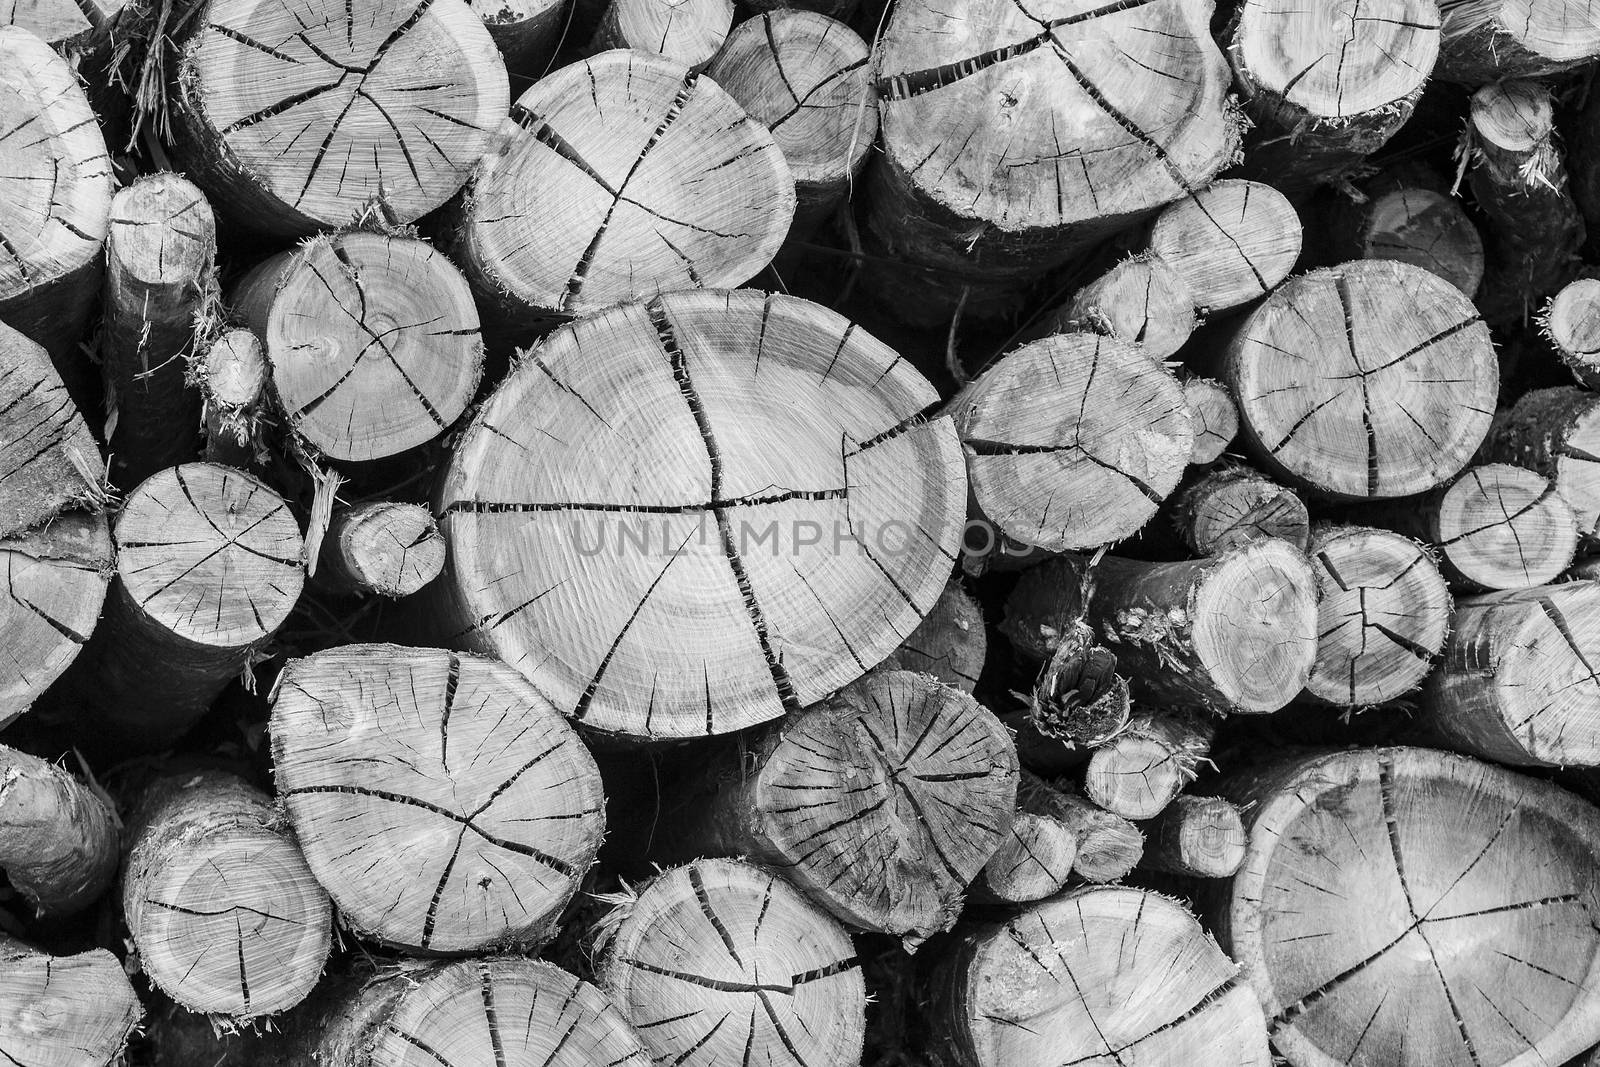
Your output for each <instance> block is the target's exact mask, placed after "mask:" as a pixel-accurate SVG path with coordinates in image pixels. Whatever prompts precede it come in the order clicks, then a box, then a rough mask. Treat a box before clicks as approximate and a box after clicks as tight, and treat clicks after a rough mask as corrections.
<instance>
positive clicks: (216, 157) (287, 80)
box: [172, 0, 510, 235]
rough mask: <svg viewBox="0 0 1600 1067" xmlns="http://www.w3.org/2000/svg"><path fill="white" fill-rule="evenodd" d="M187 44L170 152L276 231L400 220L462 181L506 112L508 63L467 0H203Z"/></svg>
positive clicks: (254, 222)
mask: <svg viewBox="0 0 1600 1067" xmlns="http://www.w3.org/2000/svg"><path fill="white" fill-rule="evenodd" d="M194 21H195V24H196V25H197V26H198V29H197V30H196V31H195V32H194V34H193V36H191V37H190V38H189V39H188V40H187V41H186V42H185V43H184V44H183V46H182V56H181V60H180V65H179V69H178V73H177V77H176V79H175V80H176V82H177V96H176V99H175V100H174V101H173V109H172V111H173V118H174V122H175V125H176V126H177V130H178V134H179V136H178V138H177V146H178V150H179V159H180V161H181V162H182V163H183V164H184V169H185V172H186V173H187V174H188V176H189V177H190V178H191V179H192V180H193V181H194V182H195V183H196V184H198V185H200V186H201V187H202V188H204V189H205V190H206V191H207V192H209V193H210V194H211V197H212V203H213V206H215V207H216V208H217V210H218V211H220V212H225V213H228V214H231V215H232V216H233V217H234V218H236V219H238V220H239V221H240V222H242V223H243V224H245V225H247V226H248V227H250V228H251V229H254V230H260V231H267V232H271V233H276V234H284V235H299V234H307V233H311V232H312V231H314V230H316V229H319V228H323V227H333V226H345V225H348V224H349V223H350V222H351V221H352V220H353V219H354V218H355V217H356V216H357V215H358V214H359V213H360V212H361V211H362V210H363V209H364V208H365V207H366V205H367V204H368V203H369V202H370V201H371V200H372V199H373V198H375V197H381V198H382V200H383V202H384V203H385V205H386V206H387V208H388V209H389V210H390V211H391V212H392V213H393V214H394V216H396V217H398V218H399V219H400V220H401V221H406V222H408V221H410V220H412V219H415V218H417V217H419V216H421V215H425V214H427V213H428V212H429V211H432V210H433V209H434V208H436V207H438V206H439V205H440V204H442V203H444V202H445V200H446V199H448V198H449V197H450V196H451V195H452V194H453V193H455V191H456V190H457V189H459V188H460V187H461V184H462V182H464V181H466V178H467V173H468V171H469V170H470V169H471V168H472V165H473V164H474V163H476V162H477V160H478V157H479V156H480V155H482V154H483V152H484V151H485V150H486V149H487V148H488V147H489V144H490V140H491V137H492V136H493V134H494V133H495V131H496V130H497V129H498V128H499V125H500V123H501V121H502V120H503V119H504V118H505V114H506V108H507V106H508V105H509V103H510V89H509V86H508V84H507V80H506V71H505V64H504V63H502V62H501V60H500V54H499V53H498V52H497V51H496V50H495V46H494V42H493V41H492V40H491V39H490V37H489V31H488V30H486V29H485V28H484V25H483V21H482V20H481V19H480V18H479V17H478V16H477V15H476V14H474V13H473V11H472V9H471V8H469V7H468V6H467V5H466V4H465V3H464V2H463V0H373V2H372V3H371V4H370V5H368V6H366V7H364V8H363V9H362V11H361V12H359V17H358V13H357V12H356V11H355V9H354V8H352V7H350V6H349V5H346V4H342V3H339V2H338V0H310V2H308V3H290V2H289V0H210V2H209V3H207V4H205V5H204V6H203V7H202V8H201V9H199V14H198V16H197V17H196V18H195V20H194Z"/></svg>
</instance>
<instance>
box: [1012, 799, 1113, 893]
mask: <svg viewBox="0 0 1600 1067" xmlns="http://www.w3.org/2000/svg"><path fill="white" fill-rule="evenodd" d="M1017 809H1018V811H1022V812H1027V813H1029V814H1032V815H1037V816H1040V817H1042V818H1046V819H1051V820H1053V821H1055V822H1057V823H1059V824H1060V825H1062V826H1064V827H1066V829H1067V831H1068V833H1070V834H1071V835H1072V836H1073V838H1074V839H1076V841H1077V843H1078V847H1077V853H1076V855H1074V857H1073V860H1072V873H1073V874H1076V875H1077V876H1078V877H1079V878H1082V879H1084V880H1085V881H1089V882H1115V881H1117V880H1119V879H1121V878H1123V877H1125V876H1126V875H1127V874H1128V872H1130V871H1132V870H1133V868H1134V867H1135V866H1136V865H1137V864H1138V862H1139V857H1140V856H1142V855H1143V854H1144V834H1142V833H1140V832H1139V828H1138V827H1137V826H1135V825H1133V823H1132V822H1130V821H1129V820H1127V819H1125V818H1123V817H1122V816H1121V815H1116V814H1114V813H1112V812H1109V811H1107V810H1105V809H1104V808H1102V807H1101V806H1100V805H1098V804H1096V803H1094V802H1093V801H1091V800H1088V799H1086V798H1085V797H1083V796H1081V795H1079V794H1078V793H1075V792H1073V791H1071V790H1069V789H1063V788H1058V787H1057V786H1056V785H1052V784H1050V783H1049V782H1046V781H1044V780H1043V779H1042V778H1038V777H1035V776H1034V775H1032V774H1026V773H1024V774H1023V775H1022V779H1021V782H1020V783H1019V785H1018V787H1017Z"/></svg>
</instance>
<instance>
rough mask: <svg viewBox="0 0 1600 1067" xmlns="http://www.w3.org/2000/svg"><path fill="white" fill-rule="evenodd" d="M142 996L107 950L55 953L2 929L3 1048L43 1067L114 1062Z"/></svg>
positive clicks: (98, 1066)
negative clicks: (137, 992)
mask: <svg viewBox="0 0 1600 1067" xmlns="http://www.w3.org/2000/svg"><path fill="white" fill-rule="evenodd" d="M139 1015H140V1007H139V998H138V996H137V995H136V994H135V993H134V991H133V986H131V985H129V984H128V976H127V975H125V974H123V973H122V964H121V963H119V962H118V961H117V958H116V957H115V956H113V955H112V954H111V953H109V952H107V951H106V950H105V949H98V948H97V949H92V950H90V951H88V952H80V953H78V954H77V955H75V956H50V955H48V954H46V953H44V952H41V951H39V950H38V949H33V948H30V947H28V946H27V945H25V944H23V943H22V942H21V941H18V940H16V939H15V938H12V937H8V936H6V935H5V934H0V1049H3V1050H5V1053H6V1056H7V1058H9V1059H12V1060H14V1061H15V1062H17V1063H25V1064H28V1065H29V1067H33V1065H35V1064H37V1065H38V1067H80V1065H81V1067H112V1065H113V1064H119V1063H121V1062H122V1054H123V1051H124V1050H125V1049H126V1047H127V1044H128V1037H129V1035H131V1034H132V1033H133V1030H134V1027H135V1026H137V1025H138V1022H139Z"/></svg>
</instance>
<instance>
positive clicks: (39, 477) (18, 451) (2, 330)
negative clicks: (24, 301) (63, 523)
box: [0, 322, 106, 537]
mask: <svg viewBox="0 0 1600 1067" xmlns="http://www.w3.org/2000/svg"><path fill="white" fill-rule="evenodd" d="M0 367H3V368H4V373H0V454H4V455H5V457H6V461H5V465H4V467H3V468H0V537H16V536H18V535H19V534H22V533H23V531H25V530H31V529H33V528H34V527H37V526H42V525H43V524H44V523H46V522H48V521H50V519H52V518H54V517H55V516H56V515H58V514H59V513H61V512H63V511H68V510H73V509H77V508H83V507H91V506H93V507H98V506H99V505H101V504H103V503H105V500H106V493H105V489H104V487H103V485H102V483H103V482H104V480H105V466H104V465H103V464H102V463H101V461H100V449H99V448H98V447H97V446H96V445H95V443H94V438H93V437H91V436H90V435H89V428H88V427H87V426H85V425H84V422H83V418H82V417H81V416H80V415H79V414H78V408H77V407H76V405H74V404H73V402H72V398H71V397H70V396H69V395H68V394H67V390H66V387H65V386H63V385H62V383H61V376H60V375H59V374H57V373H56V369H55V367H53V366H52V365H51V362H50V357H49V355H48V354H47V353H46V352H45V350H44V349H43V348H41V347H40V346H39V345H37V344H35V343H34V342H33V341H31V340H29V339H28V338H27V337H24V336H23V335H22V334H20V333H18V332H17V331H16V330H13V329H11V328H10V327H8V326H6V325H5V323H3V322H0Z"/></svg>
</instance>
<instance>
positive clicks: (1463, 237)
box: [1341, 188, 1600, 297]
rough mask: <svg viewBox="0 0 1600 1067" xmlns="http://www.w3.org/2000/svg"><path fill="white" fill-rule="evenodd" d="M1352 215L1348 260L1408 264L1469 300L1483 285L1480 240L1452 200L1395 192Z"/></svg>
mask: <svg viewBox="0 0 1600 1067" xmlns="http://www.w3.org/2000/svg"><path fill="white" fill-rule="evenodd" d="M1355 215H1356V218H1355V221H1354V226H1353V232H1351V233H1348V234H1344V235H1341V236H1342V237H1343V238H1344V239H1345V240H1346V241H1347V242H1349V244H1350V245H1351V246H1352V247H1350V248H1349V249H1348V251H1349V252H1350V253H1351V255H1352V258H1360V259H1393V260H1398V261H1400V262H1401V263H1409V264H1411V265H1412V266H1413V267H1421V268H1422V269H1423V270H1427V271H1432V272H1433V273H1435V274H1437V275H1438V276H1439V277H1441V278H1443V279H1444V280H1445V281H1447V282H1449V283H1450V284H1451V285H1453V286H1455V287H1456V288H1457V289H1460V290H1461V291H1462V292H1463V293H1465V294H1466V295H1467V296H1469V297H1470V296H1472V295H1474V294H1475V293H1477V291H1478V284H1479V283H1480V282H1482V281H1483V236H1482V235H1481V234H1479V233H1478V227H1477V224H1476V223H1474V222H1473V221H1472V219H1471V218H1470V217H1469V216H1468V215H1467V213H1466V210H1465V209H1464V208H1462V206H1461V204H1460V202H1459V201H1457V200H1456V199H1455V198H1454V197H1451V196H1446V195H1445V194H1444V193H1441V192H1436V191H1434V190H1432V189H1412V188H1401V189H1395V190H1392V191H1391V192H1387V193H1384V194H1383V195H1382V196H1378V197H1375V198H1373V199H1372V200H1371V201H1370V202H1368V203H1367V204H1366V205H1365V206H1364V207H1363V208H1361V209H1359V210H1358V211H1357V212H1355ZM1597 284H1600V283H1597Z"/></svg>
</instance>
